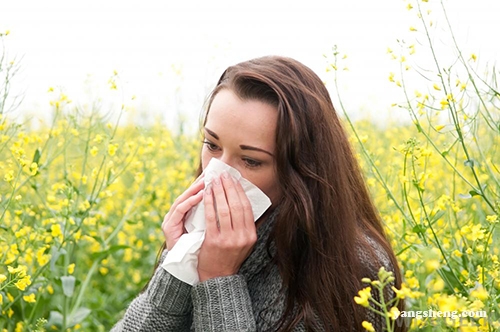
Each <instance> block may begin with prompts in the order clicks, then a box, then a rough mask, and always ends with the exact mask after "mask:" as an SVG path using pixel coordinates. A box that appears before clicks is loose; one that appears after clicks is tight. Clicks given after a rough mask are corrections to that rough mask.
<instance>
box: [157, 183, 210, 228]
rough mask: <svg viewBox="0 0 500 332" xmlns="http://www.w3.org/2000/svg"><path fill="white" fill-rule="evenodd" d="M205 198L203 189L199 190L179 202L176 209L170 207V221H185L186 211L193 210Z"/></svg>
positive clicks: (174, 222)
mask: <svg viewBox="0 0 500 332" xmlns="http://www.w3.org/2000/svg"><path fill="white" fill-rule="evenodd" d="M202 198H203V190H200V191H198V192H197V193H196V194H195V195H194V196H191V197H189V198H187V199H186V200H184V201H183V202H182V203H179V204H178V205H177V206H176V207H175V209H170V212H169V214H170V216H169V219H168V222H170V223H172V224H173V225H176V224H178V223H181V222H183V220H184V216H185V215H186V213H187V212H188V211H189V210H191V209H192V208H193V207H194V206H195V205H197V204H198V203H200V202H201V200H202ZM165 218H166V217H165Z"/></svg>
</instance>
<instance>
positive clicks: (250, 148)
mask: <svg viewBox="0 0 500 332" xmlns="http://www.w3.org/2000/svg"><path fill="white" fill-rule="evenodd" d="M240 149H242V150H253V151H260V152H264V153H267V154H268V155H270V156H271V157H274V155H273V154H272V153H271V152H269V151H266V150H263V149H261V148H256V147H255V146H250V145H240Z"/></svg>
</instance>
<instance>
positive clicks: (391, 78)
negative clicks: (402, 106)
mask: <svg viewBox="0 0 500 332" xmlns="http://www.w3.org/2000/svg"><path fill="white" fill-rule="evenodd" d="M389 82H394V73H389Z"/></svg>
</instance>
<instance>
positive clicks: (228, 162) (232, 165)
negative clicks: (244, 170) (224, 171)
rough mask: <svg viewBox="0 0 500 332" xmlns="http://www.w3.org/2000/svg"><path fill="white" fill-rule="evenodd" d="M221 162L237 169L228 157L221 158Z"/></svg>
mask: <svg viewBox="0 0 500 332" xmlns="http://www.w3.org/2000/svg"><path fill="white" fill-rule="evenodd" d="M219 161H222V162H223V163H225V164H227V165H229V166H231V167H233V168H236V165H235V164H234V161H233V160H232V159H231V158H230V157H229V156H228V155H222V156H220V158H219Z"/></svg>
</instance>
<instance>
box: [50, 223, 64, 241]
mask: <svg viewBox="0 0 500 332" xmlns="http://www.w3.org/2000/svg"><path fill="white" fill-rule="evenodd" d="M50 230H51V235H52V237H59V238H60V239H62V237H63V234H62V230H61V225H59V224H57V223H56V224H52V226H50Z"/></svg>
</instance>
